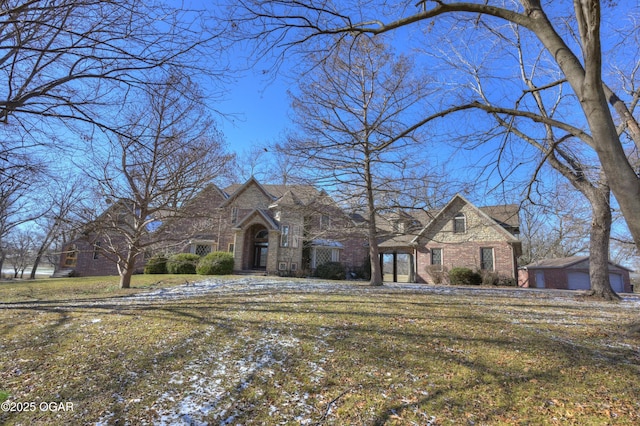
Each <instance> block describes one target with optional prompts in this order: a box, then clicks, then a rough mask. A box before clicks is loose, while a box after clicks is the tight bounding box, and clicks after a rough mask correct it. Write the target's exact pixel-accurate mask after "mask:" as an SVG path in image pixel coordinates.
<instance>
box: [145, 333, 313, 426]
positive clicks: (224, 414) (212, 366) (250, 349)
mask: <svg viewBox="0 0 640 426" xmlns="http://www.w3.org/2000/svg"><path fill="white" fill-rule="evenodd" d="M238 343H239V342H236V343H235V344H233V345H231V346H230V347H226V348H211V349H210V351H209V353H208V354H207V356H205V357H203V358H200V359H198V360H195V361H193V362H192V363H191V364H189V365H188V366H186V367H185V368H183V369H181V370H179V371H175V372H173V374H172V376H171V379H170V380H169V384H170V385H171V384H178V385H182V384H184V383H188V387H187V391H186V392H185V391H184V390H181V391H180V392H176V391H175V390H174V389H169V390H167V391H166V392H165V393H164V394H162V395H161V396H160V398H158V400H157V401H156V402H155V404H154V405H153V407H151V409H152V410H153V411H155V412H156V413H158V416H159V419H158V420H156V421H154V423H153V424H154V425H194V426H200V425H203V426H205V425H207V424H209V421H210V419H211V418H213V419H214V420H215V421H216V424H220V425H230V424H234V421H235V419H236V418H237V416H238V415H239V414H241V412H242V411H243V410H244V408H246V407H243V406H242V404H243V402H242V401H240V400H239V399H238V396H239V394H240V392H242V391H243V390H244V389H246V388H247V387H249V386H250V385H251V383H252V382H253V381H256V380H259V378H260V377H265V376H266V377H271V376H273V375H274V374H275V371H274V370H276V369H279V368H281V367H282V363H283V359H284V358H283V354H286V349H287V348H288V347H293V346H295V345H297V343H298V340H297V339H296V338H295V337H293V336H283V335H281V334H279V333H276V332H273V331H265V333H264V336H263V337H262V338H261V339H258V340H257V341H251V342H240V343H241V345H240V346H242V347H243V356H242V357H240V358H237V357H235V356H234V350H233V346H236V345H237V344H238ZM318 368H319V369H320V367H318ZM229 377H233V380H232V381H229ZM306 397H308V395H307V396H306ZM302 398H303V399H305V397H304V396H303V397H302ZM297 399H298V401H299V400H300V397H298V398H297ZM299 408H302V409H304V408H305V404H303V403H302V404H299ZM271 410H277V407H273V406H272V407H271ZM311 414H312V412H311V407H309V406H307V407H306V410H304V411H303V412H302V414H301V415H300V416H299V418H298V421H299V424H307V423H308V422H310V421H311V420H310V419H311ZM207 417H209V419H208V418H207Z"/></svg>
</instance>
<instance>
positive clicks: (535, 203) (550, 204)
mask: <svg viewBox="0 0 640 426" xmlns="http://www.w3.org/2000/svg"><path fill="white" fill-rule="evenodd" d="M555 183H556V182H554V181H551V182H550V185H551V184H555ZM536 195H537V196H535V197H534V195H533V194H532V195H531V196H530V198H532V199H534V200H532V201H531V202H529V203H526V205H525V206H523V208H522V209H521V212H522V213H521V215H522V227H521V238H522V251H523V254H522V256H521V258H520V264H522V265H528V264H529V263H533V262H537V261H539V260H542V259H549V258H560V257H569V256H575V255H578V254H582V253H586V252H588V251H589V237H588V236H589V228H590V226H591V209H590V207H589V205H588V203H586V202H585V200H584V199H581V194H578V193H576V192H575V190H574V189H573V188H568V187H567V184H566V183H563V182H560V183H558V184H557V186H556V187H555V188H544V191H536Z"/></svg>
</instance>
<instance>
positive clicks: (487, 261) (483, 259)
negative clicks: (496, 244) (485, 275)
mask: <svg viewBox="0 0 640 426" xmlns="http://www.w3.org/2000/svg"><path fill="white" fill-rule="evenodd" d="M480 269H482V270H483V271H493V249H492V248H481V249H480Z"/></svg>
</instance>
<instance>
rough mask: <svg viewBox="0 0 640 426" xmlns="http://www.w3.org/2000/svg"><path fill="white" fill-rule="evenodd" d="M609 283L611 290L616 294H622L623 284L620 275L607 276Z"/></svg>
mask: <svg viewBox="0 0 640 426" xmlns="http://www.w3.org/2000/svg"><path fill="white" fill-rule="evenodd" d="M609 281H610V282H611V288H612V289H613V291H615V292H616V293H622V292H623V291H624V283H623V281H622V275H620V274H609Z"/></svg>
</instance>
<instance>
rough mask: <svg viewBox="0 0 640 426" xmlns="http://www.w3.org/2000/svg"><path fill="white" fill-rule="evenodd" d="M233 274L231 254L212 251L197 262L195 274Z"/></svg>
mask: <svg viewBox="0 0 640 426" xmlns="http://www.w3.org/2000/svg"><path fill="white" fill-rule="evenodd" d="M232 272H233V254H231V253H229V252H226V251H214V252H212V253H209V254H208V255H206V256H204V257H203V258H201V259H200V261H199V262H198V266H197V267H196V273H198V274H199V275H228V274H231V273H232Z"/></svg>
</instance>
